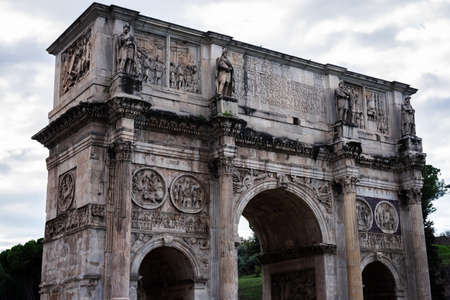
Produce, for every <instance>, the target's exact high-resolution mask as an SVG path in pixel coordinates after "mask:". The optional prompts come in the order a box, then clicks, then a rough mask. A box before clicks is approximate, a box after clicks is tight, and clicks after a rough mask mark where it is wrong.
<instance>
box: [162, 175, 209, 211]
mask: <svg viewBox="0 0 450 300" xmlns="http://www.w3.org/2000/svg"><path fill="white" fill-rule="evenodd" d="M205 194H206V193H205V189H204V188H203V187H202V185H201V184H200V182H199V181H198V180H197V179H196V178H195V177H194V176H191V175H181V176H179V177H177V178H175V180H174V181H173V182H172V185H171V186H170V199H171V200H172V203H173V205H174V206H175V207H176V208H177V209H178V210H180V211H182V212H185V213H191V214H195V213H199V212H201V211H202V210H203V208H204V207H205V202H206V195H205Z"/></svg>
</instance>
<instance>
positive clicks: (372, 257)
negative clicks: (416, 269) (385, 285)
mask: <svg viewBox="0 0 450 300" xmlns="http://www.w3.org/2000/svg"><path fill="white" fill-rule="evenodd" d="M373 262H380V263H382V264H383V265H384V266H385V267H386V268H387V269H388V270H389V271H390V272H391V274H392V276H393V277H394V281H395V287H396V290H397V293H400V292H402V291H403V290H404V288H405V287H404V282H403V281H402V280H401V277H400V274H399V272H398V269H397V268H396V267H395V265H394V264H393V263H392V261H391V260H390V259H389V258H388V257H386V256H385V255H382V254H380V253H371V254H369V255H367V256H365V257H364V258H363V259H362V260H361V273H362V272H363V271H364V269H365V268H366V267H367V266H368V265H369V264H371V263H373Z"/></svg>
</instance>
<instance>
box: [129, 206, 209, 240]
mask: <svg viewBox="0 0 450 300" xmlns="http://www.w3.org/2000/svg"><path fill="white" fill-rule="evenodd" d="M208 224H209V223H208V217H207V216H205V215H202V214H196V215H186V214H181V213H168V212H160V211H149V210H143V209H134V210H133V213H132V216H131V228H132V229H135V230H145V231H153V232H176V233H196V234H208V232H209V225H208Z"/></svg>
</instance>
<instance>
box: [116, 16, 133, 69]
mask: <svg viewBox="0 0 450 300" xmlns="http://www.w3.org/2000/svg"><path fill="white" fill-rule="evenodd" d="M116 51H117V72H121V73H126V74H129V75H134V74H135V72H136V64H135V63H136V41H135V39H134V35H133V33H132V32H131V28H130V24H128V23H125V25H123V32H122V33H121V34H120V35H119V36H118V38H117V49H116Z"/></svg>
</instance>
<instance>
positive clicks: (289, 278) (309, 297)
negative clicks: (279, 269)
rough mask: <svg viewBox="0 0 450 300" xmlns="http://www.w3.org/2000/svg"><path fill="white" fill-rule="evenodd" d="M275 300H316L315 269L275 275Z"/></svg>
mask: <svg viewBox="0 0 450 300" xmlns="http://www.w3.org/2000/svg"><path fill="white" fill-rule="evenodd" d="M271 277H272V299H273V300H292V299H298V300H315V299H316V287H315V277H314V269H307V270H300V271H291V272H286V273H279V274H273V275H272V276H271Z"/></svg>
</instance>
